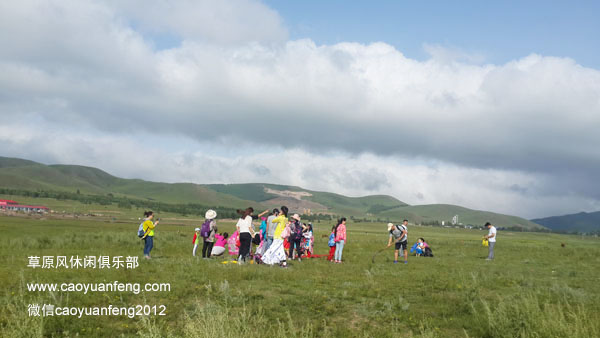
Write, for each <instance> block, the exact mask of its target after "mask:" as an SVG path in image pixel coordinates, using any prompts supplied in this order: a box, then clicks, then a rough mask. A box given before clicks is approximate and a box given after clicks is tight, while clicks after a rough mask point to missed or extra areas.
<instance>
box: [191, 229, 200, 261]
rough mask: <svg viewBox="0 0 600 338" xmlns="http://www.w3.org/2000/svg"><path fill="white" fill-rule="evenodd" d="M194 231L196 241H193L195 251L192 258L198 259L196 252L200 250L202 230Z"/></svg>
mask: <svg viewBox="0 0 600 338" xmlns="http://www.w3.org/2000/svg"><path fill="white" fill-rule="evenodd" d="M194 231H195V232H194V239H192V244H194V249H193V250H192V256H194V257H196V250H197V249H198V243H199V242H200V228H196V229H194Z"/></svg>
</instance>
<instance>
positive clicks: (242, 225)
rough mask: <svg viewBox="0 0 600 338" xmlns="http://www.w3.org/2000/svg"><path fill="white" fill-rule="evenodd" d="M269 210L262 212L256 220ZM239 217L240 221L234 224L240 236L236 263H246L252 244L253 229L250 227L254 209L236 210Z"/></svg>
mask: <svg viewBox="0 0 600 338" xmlns="http://www.w3.org/2000/svg"><path fill="white" fill-rule="evenodd" d="M267 212H269V210H265V211H263V212H262V213H261V214H259V215H258V216H257V217H256V218H259V217H262V216H263V215H264V214H266V213H267ZM237 213H238V214H239V215H240V219H239V220H238V222H237V224H236V228H237V231H238V233H239V236H240V254H239V256H238V263H240V264H241V263H242V262H245V261H246V258H247V257H248V256H249V255H250V245H251V244H252V237H254V228H253V227H252V219H253V218H255V217H253V215H252V214H253V213H254V209H253V208H247V209H246V210H237Z"/></svg>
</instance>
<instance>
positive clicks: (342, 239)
mask: <svg viewBox="0 0 600 338" xmlns="http://www.w3.org/2000/svg"><path fill="white" fill-rule="evenodd" d="M339 223H340V224H338V226H337V228H336V229H335V254H334V260H335V263H341V262H342V253H343V252H344V245H345V244H346V217H342V218H341V219H340V222H339Z"/></svg>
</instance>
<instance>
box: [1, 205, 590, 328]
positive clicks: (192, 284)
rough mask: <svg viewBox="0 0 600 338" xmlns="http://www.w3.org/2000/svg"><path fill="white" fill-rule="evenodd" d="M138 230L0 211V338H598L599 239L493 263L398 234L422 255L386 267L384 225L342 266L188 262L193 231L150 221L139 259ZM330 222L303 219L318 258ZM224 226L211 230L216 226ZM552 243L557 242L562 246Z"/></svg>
mask: <svg viewBox="0 0 600 338" xmlns="http://www.w3.org/2000/svg"><path fill="white" fill-rule="evenodd" d="M137 226H138V224H137V222H131V223H110V222H102V221H97V220H82V219H79V220H75V219H73V220H68V219H65V220H52V219H46V220H43V219H42V220H39V219H28V218H23V217H5V216H0V231H1V233H2V236H1V238H0V260H1V261H0V283H1V284H2V285H3V288H2V295H1V297H2V301H1V304H0V308H1V310H0V336H1V337H41V336H46V337H73V336H112V337H121V336H123V337H129V336H141V337H169V336H171V337H239V336H242V335H243V336H257V337H314V336H316V337H598V336H600V322H599V321H598V318H599V317H600V302H599V301H600V289H599V288H598V283H599V282H600V274H599V273H598V268H599V267H600V258H599V256H600V246H599V245H600V241H599V240H598V239H597V238H589V237H575V236H565V235H555V234H541V233H510V232H499V234H498V244H497V248H496V257H497V258H496V260H495V261H492V262H487V261H485V260H484V259H483V258H484V257H485V256H486V254H487V249H486V248H484V247H482V246H481V237H482V235H483V232H482V231H477V230H462V229H446V228H432V227H418V226H412V227H409V231H410V234H409V236H410V237H409V241H410V242H411V243H412V242H414V240H415V239H416V238H417V237H421V236H422V237H425V239H426V240H427V242H429V244H430V245H431V246H432V248H433V252H434V255H435V257H434V258H424V257H418V258H417V257H410V258H409V264H406V265H404V264H392V263H391V260H392V256H393V251H392V249H387V251H384V252H382V253H381V254H379V255H377V256H376V257H375V261H374V262H373V261H372V257H373V254H374V253H376V252H377V251H378V250H379V249H381V248H383V247H384V246H385V244H386V243H387V236H386V231H385V230H386V229H385V225H384V224H376V223H359V224H352V223H350V224H349V225H348V243H347V246H346V248H345V250H344V261H345V262H344V264H332V263H329V262H327V261H326V260H324V259H312V260H303V261H302V262H301V263H297V262H293V263H290V267H289V268H287V269H282V268H278V267H269V266H264V265H249V264H248V265H244V266H237V265H234V264H221V261H222V259H213V260H202V259H198V258H194V257H192V256H191V250H192V244H191V242H192V236H193V223H190V222H188V225H169V224H161V225H159V227H158V228H157V231H156V237H155V248H154V250H153V251H152V255H153V257H154V258H153V259H152V260H150V261H144V260H141V256H142V243H141V242H140V240H139V239H138V238H137V237H136V236H135V232H136V230H137ZM330 226H331V225H329V224H325V223H320V224H317V225H316V229H315V230H316V238H317V239H316V244H315V251H316V253H326V251H327V250H328V248H327V244H326V243H327V239H326V238H325V237H323V236H326V235H327V234H328V232H329V228H330ZM233 227H234V224H233V222H224V221H221V222H219V228H220V230H221V231H229V232H231V231H232V230H233ZM561 243H564V244H565V247H561V245H560V244H561ZM75 255H78V256H80V257H83V256H86V255H95V256H99V255H109V256H134V255H135V256H139V257H140V262H139V263H140V265H139V267H138V268H137V269H133V270H132V269H119V270H114V269H110V270H98V269H96V270H93V269H80V270H71V269H64V268H59V269H52V270H50V269H39V268H37V269H32V268H28V267H27V264H28V258H27V257H28V256H68V257H70V256H75ZM113 281H119V282H139V283H147V282H157V283H170V284H171V290H170V291H169V292H156V293H140V294H138V295H136V294H133V293H132V292H97V293H90V294H87V295H85V294H82V293H76V292H43V293H42V292H29V291H27V283H32V282H41V283H42V282H44V283H63V282H82V283H98V282H109V283H110V282H113ZM29 304H54V305H55V306H73V307H89V306H108V305H110V304H112V305H114V306H134V305H137V304H148V305H161V304H162V305H165V306H166V309H167V310H166V316H146V317H135V318H132V319H130V318H128V317H126V316H116V317H85V316H84V317H82V318H81V319H78V318H76V317H30V316H28V305H29Z"/></svg>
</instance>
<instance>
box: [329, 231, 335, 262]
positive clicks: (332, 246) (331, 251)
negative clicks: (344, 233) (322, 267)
mask: <svg viewBox="0 0 600 338" xmlns="http://www.w3.org/2000/svg"><path fill="white" fill-rule="evenodd" d="M328 245H329V256H327V260H328V261H331V260H332V259H333V254H335V225H334V226H332V227H331V234H330V235H329V242H328Z"/></svg>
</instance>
